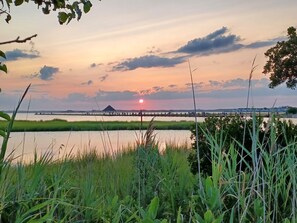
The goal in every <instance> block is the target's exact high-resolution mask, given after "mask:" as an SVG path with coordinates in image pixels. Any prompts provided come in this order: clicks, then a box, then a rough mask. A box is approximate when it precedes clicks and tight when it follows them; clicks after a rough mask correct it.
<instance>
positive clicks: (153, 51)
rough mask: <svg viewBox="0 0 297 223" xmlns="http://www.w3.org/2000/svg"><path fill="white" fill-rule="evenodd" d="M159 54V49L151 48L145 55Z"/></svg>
mask: <svg viewBox="0 0 297 223" xmlns="http://www.w3.org/2000/svg"><path fill="white" fill-rule="evenodd" d="M160 52H161V49H160V48H157V47H155V46H153V47H151V48H148V50H147V52H146V53H147V54H156V53H160Z"/></svg>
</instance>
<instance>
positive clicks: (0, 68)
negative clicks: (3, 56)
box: [0, 64, 7, 73]
mask: <svg viewBox="0 0 297 223" xmlns="http://www.w3.org/2000/svg"><path fill="white" fill-rule="evenodd" d="M0 70H2V71H3V72H5V73H7V66H6V65H5V64H2V65H1V64H0Z"/></svg>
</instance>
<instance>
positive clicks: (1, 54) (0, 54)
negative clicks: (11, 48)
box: [0, 50, 6, 59]
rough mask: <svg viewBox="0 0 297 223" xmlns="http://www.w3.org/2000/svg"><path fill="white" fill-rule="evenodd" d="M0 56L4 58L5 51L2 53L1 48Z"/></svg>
mask: <svg viewBox="0 0 297 223" xmlns="http://www.w3.org/2000/svg"><path fill="white" fill-rule="evenodd" d="M0 57H3V58H5V59H6V56H5V53H3V52H2V51H1V50H0Z"/></svg>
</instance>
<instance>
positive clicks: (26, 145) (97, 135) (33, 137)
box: [7, 130, 191, 161]
mask: <svg viewBox="0 0 297 223" xmlns="http://www.w3.org/2000/svg"><path fill="white" fill-rule="evenodd" d="M155 133H156V139H157V141H158V143H159V145H160V148H161V149H164V148H165V146H166V143H174V144H175V145H184V144H188V145H190V135H191V133H190V131H187V130H178V131H177V130H162V131H159V130H156V131H155ZM139 136H140V132H139V131H104V132H102V131H83V132H26V133H21V132H13V133H12V134H11V138H10V141H9V147H8V151H7V153H8V154H9V153H10V152H12V151H13V154H14V157H16V160H15V161H19V160H21V159H23V160H24V161H30V160H32V159H33V157H34V151H36V152H37V154H39V155H40V154H44V153H45V152H50V153H51V154H53V155H54V157H55V158H59V157H63V156H65V155H67V154H73V155H75V154H78V153H80V152H85V151H90V150H96V151H97V152H98V153H100V154H113V153H116V152H119V151H122V150H124V149H127V148H129V147H131V146H133V145H134V144H135V142H136V140H137V139H139Z"/></svg>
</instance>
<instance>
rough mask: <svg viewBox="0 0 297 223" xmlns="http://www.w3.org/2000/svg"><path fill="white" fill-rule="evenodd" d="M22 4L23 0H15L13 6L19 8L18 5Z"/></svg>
mask: <svg viewBox="0 0 297 223" xmlns="http://www.w3.org/2000/svg"><path fill="white" fill-rule="evenodd" d="M23 2H24V0H15V1H14V4H15V6H19V5H21V4H23Z"/></svg>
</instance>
